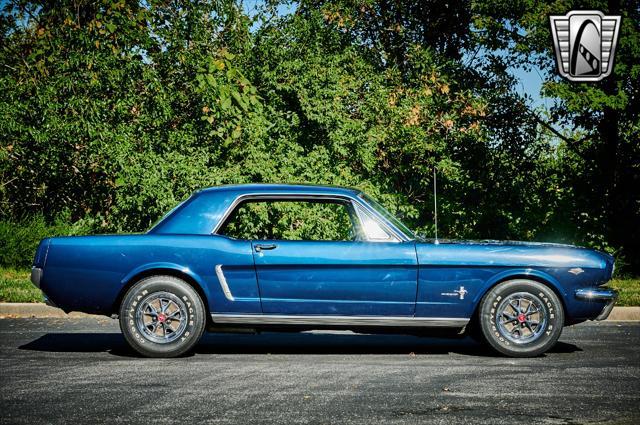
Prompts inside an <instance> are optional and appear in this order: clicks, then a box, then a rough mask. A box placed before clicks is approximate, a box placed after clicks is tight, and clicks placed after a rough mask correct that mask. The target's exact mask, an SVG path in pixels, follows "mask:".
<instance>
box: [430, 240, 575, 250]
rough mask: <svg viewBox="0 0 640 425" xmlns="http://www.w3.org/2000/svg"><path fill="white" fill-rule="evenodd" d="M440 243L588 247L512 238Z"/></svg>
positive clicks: (442, 241)
mask: <svg viewBox="0 0 640 425" xmlns="http://www.w3.org/2000/svg"><path fill="white" fill-rule="evenodd" d="M425 241H427V242H431V243H435V239H425ZM438 243H440V244H459V245H498V246H531V247H555V248H577V249H588V248H584V247H581V246H576V245H569V244H562V243H552V242H525V241H510V240H504V241H500V240H496V239H459V240H456V239H438Z"/></svg>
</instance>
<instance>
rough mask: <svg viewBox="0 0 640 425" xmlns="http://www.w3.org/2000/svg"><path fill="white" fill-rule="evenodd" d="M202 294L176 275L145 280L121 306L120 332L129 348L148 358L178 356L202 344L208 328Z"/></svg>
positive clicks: (127, 295)
mask: <svg viewBox="0 0 640 425" xmlns="http://www.w3.org/2000/svg"><path fill="white" fill-rule="evenodd" d="M205 323H206V320H205V308H204V304H203V303H202V300H201V299H200V296H199V295H198V293H197V292H196V291H195V290H194V289H193V288H192V287H191V286H190V285H189V284H187V283H186V282H184V281H183V280H181V279H178V278H176V277H173V276H151V277H148V278H145V279H142V280H141V281H139V282H138V283H136V284H135V285H133V287H131V289H129V291H128V292H127V293H126V295H125V297H124V299H123V301H122V304H121V306H120V329H121V330H122V333H123V335H124V337H125V339H126V340H127V342H128V343H129V345H130V346H131V347H132V348H133V349H134V350H136V351H137V352H138V353H140V354H142V355H143V356H147V357H176V356H179V355H181V354H184V353H186V352H187V351H189V350H190V349H191V348H193V346H194V345H195V344H197V343H198V341H199V340H200V337H201V336H202V333H203V332H204V329H205Z"/></svg>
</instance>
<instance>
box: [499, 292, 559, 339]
mask: <svg viewBox="0 0 640 425" xmlns="http://www.w3.org/2000/svg"><path fill="white" fill-rule="evenodd" d="M547 316H548V314H547V309H546V307H545V305H544V302H543V301H542V300H541V299H540V298H538V297H537V296H535V295H533V294H531V293H528V292H516V293H514V294H510V295H508V296H507V297H505V298H504V299H503V300H502V301H501V302H500V303H499V304H498V308H497V309H496V317H495V320H496V324H497V325H498V330H499V331H500V334H502V336H503V337H504V338H506V339H507V340H509V341H511V342H513V343H514V344H526V343H530V342H533V341H536V340H537V339H538V338H540V336H541V335H542V334H543V333H544V330H545V328H546V326H547Z"/></svg>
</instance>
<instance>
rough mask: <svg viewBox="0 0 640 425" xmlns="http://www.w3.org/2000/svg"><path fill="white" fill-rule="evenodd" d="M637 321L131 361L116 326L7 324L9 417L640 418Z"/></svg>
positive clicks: (356, 338) (215, 350) (261, 344)
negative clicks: (556, 335) (529, 340)
mask: <svg viewBox="0 0 640 425" xmlns="http://www.w3.org/2000/svg"><path fill="white" fill-rule="evenodd" d="M639 348H640V324H638V322H635V323H621V322H620V323H616V322H602V323H589V324H583V325H578V326H575V327H571V328H567V329H565V331H564V333H563V335H562V337H561V339H560V342H559V343H558V345H557V346H556V347H555V349H554V350H552V351H551V352H550V353H548V354H547V355H545V356H543V357H539V358H535V359H509V358H504V357H498V356H496V355H494V354H493V353H492V352H490V351H488V350H486V349H484V348H483V347H482V346H480V345H478V344H476V343H474V342H473V341H471V340H468V339H462V340H446V339H435V338H418V337H411V336H395V335H356V334H352V333H348V332H334V333H328V332H314V333H303V334H285V333H263V334H259V335H249V334H247V335H243V334H208V335H205V337H204V338H203V340H202V342H201V343H200V345H199V346H198V347H197V349H196V351H195V353H194V354H193V355H191V356H189V357H186V358H179V359H170V360H164V359H144V358H139V357H137V356H135V355H134V353H133V352H132V351H131V350H130V349H129V348H128V347H127V346H126V344H125V342H124V339H123V338H122V336H121V335H120V333H119V328H118V325H117V321H115V320H111V319H107V318H105V319H94V318H84V319H67V318H64V319H2V320H0V362H1V365H2V366H1V368H2V372H1V379H0V382H1V384H0V385H1V388H2V391H1V392H0V406H1V410H0V411H1V416H0V423H29V424H31V423H43V422H47V423H62V422H78V423H96V422H99V423H104V422H110V423H121V422H145V423H154V424H156V423H175V422H183V423H196V422H197V423H220V424H236V423H237V424H249V423H274V424H275V423H300V424H307V423H308V424H337V423H341V424H342V423H354V424H355V423H357V424H372V423H384V424H396V423H397V424H414V423H452V422H455V423H498V422H506V421H517V422H526V423H551V424H573V423H591V422H595V423H602V422H605V423H609V422H610V423H616V424H617V423H630V424H631V423H634V424H635V423H639V421H640V349H639Z"/></svg>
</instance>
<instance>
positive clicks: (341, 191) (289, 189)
mask: <svg viewBox="0 0 640 425" xmlns="http://www.w3.org/2000/svg"><path fill="white" fill-rule="evenodd" d="M211 192H234V193H238V194H243V193H252V194H258V193H264V194H274V195H278V194H285V193H295V194H301V195H320V194H322V195H347V196H357V195H358V194H359V193H360V190H358V189H353V188H348V187H340V186H323V185H313V184H272V183H252V184H234V185H222V186H213V187H208V188H205V189H201V190H199V191H198V192H196V193H198V194H202V193H211Z"/></svg>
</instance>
